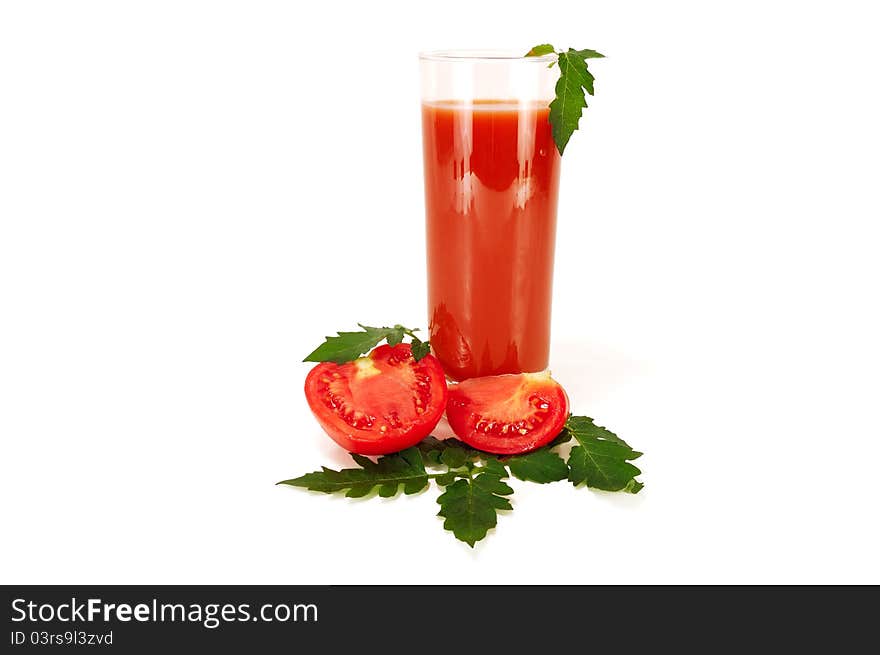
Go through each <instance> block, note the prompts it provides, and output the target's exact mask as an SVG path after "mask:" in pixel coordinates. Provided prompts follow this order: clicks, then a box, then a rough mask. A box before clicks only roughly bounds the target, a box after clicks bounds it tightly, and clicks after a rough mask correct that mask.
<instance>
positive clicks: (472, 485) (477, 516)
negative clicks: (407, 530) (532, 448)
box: [437, 473, 513, 548]
mask: <svg viewBox="0 0 880 655" xmlns="http://www.w3.org/2000/svg"><path fill="white" fill-rule="evenodd" d="M512 493H513V489H511V488H510V487H509V486H508V485H507V484H505V483H504V482H502V481H501V479H500V478H499V477H498V476H497V475H493V474H491V473H481V474H480V475H478V476H477V477H475V478H473V479H469V478H460V479H458V480H456V481H455V482H453V483H452V484H450V485H449V486H448V487H446V491H445V492H443V494H441V495H440V497H439V498H438V499H437V503H438V504H439V505H440V512H439V513H438V516H442V517H444V519H445V521H444V522H443V527H444V528H445V529H447V530H449V531H451V532H452V534H454V535H455V538H456V539H459V540H461V541H464V542H465V543H466V544H468V545H469V546H470V547H471V548H473V547H474V544H475V543H477V542H478V541H480V539H482V538H483V537H485V536H486V533H487V532H488V531H489V530H491V529H492V528H494V527H495V525H496V524H497V522H498V519H497V513H498V510H509V509H513V507H512V506H511V505H510V501H509V500H508V499H507V498H504V496H509V495H510V494H512Z"/></svg>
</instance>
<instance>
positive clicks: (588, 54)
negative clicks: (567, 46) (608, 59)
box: [574, 48, 605, 59]
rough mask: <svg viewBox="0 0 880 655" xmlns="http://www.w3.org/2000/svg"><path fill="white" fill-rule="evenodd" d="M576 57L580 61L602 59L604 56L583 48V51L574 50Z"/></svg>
mask: <svg viewBox="0 0 880 655" xmlns="http://www.w3.org/2000/svg"><path fill="white" fill-rule="evenodd" d="M574 52H576V53H577V55H578V57H580V58H582V59H604V57H605V55H603V54H602V53H601V52H596V51H595V50H590V49H589V48H584V49H583V50H575V51H574Z"/></svg>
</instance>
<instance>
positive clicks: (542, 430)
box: [446, 373, 569, 455]
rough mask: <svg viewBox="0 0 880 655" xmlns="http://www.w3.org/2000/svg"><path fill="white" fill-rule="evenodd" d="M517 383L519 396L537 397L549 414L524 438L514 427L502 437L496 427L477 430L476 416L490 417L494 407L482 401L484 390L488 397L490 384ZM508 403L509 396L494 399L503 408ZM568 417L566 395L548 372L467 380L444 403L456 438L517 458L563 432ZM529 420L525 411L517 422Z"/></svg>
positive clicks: (506, 384)
mask: <svg viewBox="0 0 880 655" xmlns="http://www.w3.org/2000/svg"><path fill="white" fill-rule="evenodd" d="M517 379H520V381H518V380H517ZM517 382H519V384H520V385H522V389H521V391H519V392H517V393H522V394H523V395H524V397H526V398H530V397H531V396H534V395H535V394H537V395H539V396H540V398H541V399H542V400H544V401H546V402H547V403H548V405H549V407H548V411H547V412H546V416H542V418H541V422H540V423H539V424H538V425H537V426H535V427H534V428H533V429H530V430H529V432H528V434H526V435H520V434H519V433H518V432H516V429H515V428H514V429H512V430H509V431H508V433H507V434H505V435H500V434H498V432H499V429H498V428H496V429H494V430H492V431H491V432H489V433H487V432H486V431H481V430H478V429H476V427H475V416H476V414H481V415H489V416H490V417H491V416H492V411H493V407H492V406H491V404H488V405H487V403H486V402H485V395H486V389H489V390H490V391H489V395H490V396H491V389H492V387H491V385H493V384H499V383H503V385H504V386H509V385H510V384H514V383H517ZM499 386H500V385H499ZM474 391H478V392H480V395H481V396H483V398H482V399H481V401H479V404H477V403H475V402H474V400H473V398H472V395H473V392H474ZM508 400H510V396H509V395H504V396H499V397H498V398H497V402H498V404H499V405H503V404H504V402H505V401H508ZM568 414H569V401H568V394H567V393H566V392H565V390H564V389H563V388H562V386H561V385H560V384H559V383H558V382H556V381H555V380H553V379H552V378H551V377H550V375H549V373H541V374H532V373H521V374H513V375H494V376H488V377H482V378H470V379H469V380H465V381H464V382H460V383H458V384H455V385H452V387H451V388H450V389H449V400H448V401H447V404H446V419H447V420H448V422H449V426H450V427H451V428H452V431H453V432H454V433H455V434H456V436H457V437H458V438H459V439H461V440H462V441H463V442H465V443H466V444H467V445H469V446H471V447H472V448H476V449H478V450H482V451H485V452H487V453H492V454H495V455H520V454H522V453H527V452H530V451H532V450H536V449H537V448H540V447H541V446H545V445H547V444H548V443H550V442H551V441H553V439H555V438H556V437H557V435H559V433H560V432H562V428H563V427H564V426H565V421H566V420H567V419H568ZM529 418H530V416H529V415H528V414H526V413H525V412H524V413H523V414H522V415H521V416H519V420H528V419H529ZM505 422H507V423H514V422H515V421H513V420H512V419H511V420H508V421H505ZM499 425H503V423H499Z"/></svg>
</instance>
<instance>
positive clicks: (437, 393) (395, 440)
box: [306, 343, 447, 455]
mask: <svg viewBox="0 0 880 655" xmlns="http://www.w3.org/2000/svg"><path fill="white" fill-rule="evenodd" d="M446 394H447V391H446V378H445V376H444V375H443V369H442V368H441V367H440V362H439V361H437V358H436V357H434V356H433V355H426V356H425V357H422V358H421V359H420V360H419V361H415V359H414V358H413V356H412V351H411V350H410V346H409V344H406V343H401V344H398V345H396V346H394V347H391V346H379V347H378V348H376V349H374V350H373V351H372V352H371V353H370V354H369V355H367V356H366V357H360V358H358V359H356V360H354V361H353V362H347V363H345V364H334V363H332V362H324V363H322V364H318V365H317V366H316V367H315V368H313V369H312V370H311V372H309V375H308V377H306V399H307V400H308V402H309V407H310V408H311V410H312V413H313V414H314V415H315V418H316V419H318V423H320V424H321V427H322V428H324V431H325V432H326V433H327V434H329V435H330V437H331V438H332V439H333V440H334V441H335V442H336V443H338V444H339V445H340V446H342V447H343V448H345V449H346V450H348V451H350V452H353V453H358V454H360V455H385V454H387V453H393V452H396V451H398V450H403V449H404V448H409V447H410V446H413V445H415V444H417V443H418V442H419V441H421V440H422V439H424V438H425V437H427V436H428V434H429V433H430V432H431V430H433V429H434V428H435V427H436V425H437V422H438V421H439V420H440V417H441V416H443V410H444V409H446Z"/></svg>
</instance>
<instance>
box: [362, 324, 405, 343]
mask: <svg viewBox="0 0 880 655" xmlns="http://www.w3.org/2000/svg"><path fill="white" fill-rule="evenodd" d="M361 327H363V326H361ZM404 330H406V328H405V327H403V326H402V325H395V326H394V327H393V328H391V331H390V332H389V333H388V336H387V337H386V338H385V340H386V341H387V342H388V345H389V346H391V347H394V346H396V345H397V344H399V343H400V342H401V341H403V337H404V335H405V334H406V333H405V332H404Z"/></svg>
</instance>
